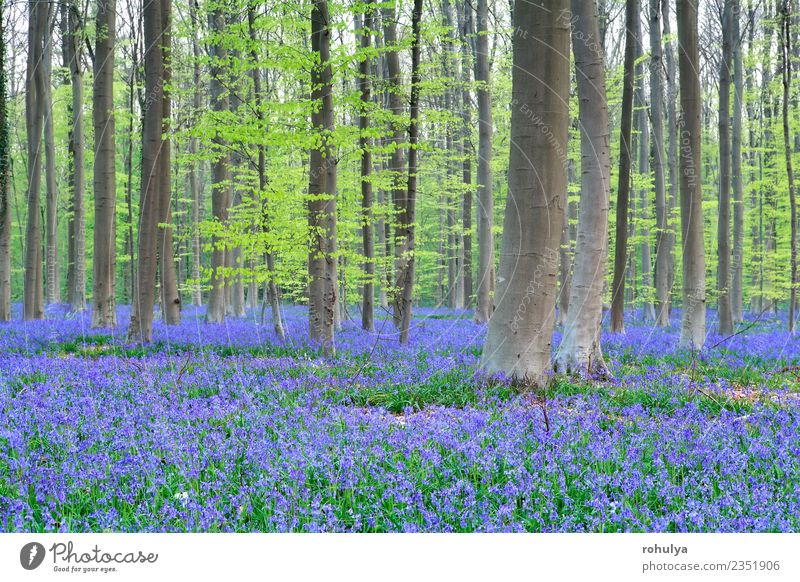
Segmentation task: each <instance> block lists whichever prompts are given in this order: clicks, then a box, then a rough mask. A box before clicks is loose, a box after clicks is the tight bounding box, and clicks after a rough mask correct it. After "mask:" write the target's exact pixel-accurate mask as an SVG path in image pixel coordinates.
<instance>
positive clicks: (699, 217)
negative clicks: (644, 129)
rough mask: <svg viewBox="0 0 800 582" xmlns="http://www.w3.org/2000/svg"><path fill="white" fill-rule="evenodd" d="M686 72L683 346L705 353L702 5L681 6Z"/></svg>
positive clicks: (680, 0) (692, 1) (681, 61)
mask: <svg viewBox="0 0 800 582" xmlns="http://www.w3.org/2000/svg"><path fill="white" fill-rule="evenodd" d="M677 14H678V44H679V46H680V50H679V51H678V68H679V70H680V78H681V82H680V103H681V120H680V131H681V148H680V164H681V175H680V196H681V235H682V241H683V245H682V246H683V253H682V258H683V265H682V267H683V291H682V299H683V302H682V313H681V338H680V346H681V347H682V348H688V349H692V350H697V349H700V348H701V347H702V346H703V343H704V342H705V335H706V261H705V250H704V246H703V199H702V189H701V187H700V110H701V99H702V97H701V93H700V76H699V71H700V60H699V55H698V46H697V3H696V0H677Z"/></svg>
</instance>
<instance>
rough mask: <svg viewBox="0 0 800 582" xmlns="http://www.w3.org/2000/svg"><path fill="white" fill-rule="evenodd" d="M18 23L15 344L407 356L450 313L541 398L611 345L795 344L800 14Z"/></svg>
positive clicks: (201, 12) (348, 8)
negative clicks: (752, 326) (213, 345)
mask: <svg viewBox="0 0 800 582" xmlns="http://www.w3.org/2000/svg"><path fill="white" fill-rule="evenodd" d="M2 11H3V12H2V25H3V43H2V45H0V46H1V47H2V53H0V59H1V60H2V82H0V92H1V93H0V107H2V109H0V126H1V127H2V128H3V131H2V132H1V133H0V185H2V188H0V320H2V321H8V320H10V319H11V318H12V304H14V303H16V302H20V301H21V303H22V305H23V311H22V317H24V319H26V320H33V319H41V318H45V317H46V316H47V312H48V308H47V306H48V305H52V304H59V303H66V304H68V305H69V306H70V309H72V310H75V311H80V310H83V309H86V308H91V311H92V323H93V325H94V326H95V327H103V328H106V327H116V326H127V336H128V338H129V339H130V340H132V341H139V342H148V341H150V340H151V338H152V327H153V318H154V317H160V318H162V319H163V321H164V322H165V323H166V324H176V323H179V322H180V318H181V308H182V306H183V305H184V304H187V303H192V304H194V305H205V306H206V320H207V321H208V322H209V323H220V322H223V321H225V320H226V318H240V317H243V316H245V314H246V313H251V314H254V316H256V317H260V318H261V320H262V321H263V322H265V324H266V325H271V326H273V327H274V329H275V331H276V333H277V335H278V336H279V337H282V336H283V334H284V331H283V326H282V321H281V312H282V305H285V304H288V303H299V304H307V305H308V314H309V323H310V326H309V333H310V335H311V338H312V340H315V341H318V342H319V345H320V346H321V349H322V350H323V351H324V353H326V354H329V355H332V354H334V353H335V346H336V342H335V337H336V333H337V329H338V327H339V326H340V325H341V324H342V322H343V321H346V320H348V319H352V320H355V321H357V322H359V323H360V325H361V326H362V327H363V329H365V330H367V331H370V332H376V333H380V334H383V335H388V334H392V333H394V334H396V335H394V337H395V338H396V341H397V342H399V344H401V345H402V344H404V343H406V342H407V341H408V337H409V328H410V326H411V318H412V313H413V310H414V308H415V307H417V306H430V305H446V306H448V307H450V308H454V309H474V318H475V320H476V321H477V322H479V323H486V322H489V323H488V326H489V327H488V334H487V337H486V344H485V346H484V349H483V356H482V361H481V366H482V368H484V369H485V370H487V371H489V372H504V373H508V374H509V375H511V376H514V377H517V378H520V379H522V378H525V379H527V380H530V381H532V382H534V383H541V382H543V380H544V378H545V377H546V376H547V374H548V372H549V370H551V369H552V368H553V366H555V367H556V369H557V370H559V371H574V372H590V373H592V374H596V375H598V376H603V375H606V374H607V373H608V371H607V370H606V365H605V363H604V361H603V355H602V352H601V350H600V341H599V340H600V334H601V328H602V324H603V321H604V320H605V321H607V322H608V323H610V330H611V331H612V332H621V331H624V325H625V323H624V322H625V321H626V319H625V317H626V316H627V318H628V321H631V318H633V320H640V321H643V322H645V323H651V324H653V325H659V326H668V325H670V319H669V316H670V312H671V310H672V309H676V310H679V311H680V313H681V334H680V343H681V346H682V347H685V348H690V349H699V348H700V347H702V346H703V345H704V343H705V341H706V335H707V334H710V333H714V334H718V335H720V336H722V337H725V336H729V335H731V334H734V333H735V332H736V330H737V327H739V326H741V325H742V323H743V321H744V320H745V318H746V317H750V318H755V319H758V318H759V317H761V316H762V315H763V314H765V313H775V312H777V311H788V313H789V317H788V325H789V328H790V330H791V331H794V326H795V320H796V316H795V309H796V288H797V256H796V255H797V214H796V200H795V198H796V183H795V178H794V175H793V167H794V166H796V164H797V163H798V161H800V160H798V156H800V124H799V122H800V79H798V78H797V77H798V71H800V38H798V36H800V17H799V15H800V9H798V7H797V6H795V5H794V3H793V2H791V0H696V1H693V0H677V2H672V1H670V0H649V1H647V2H639V0H627V2H625V1H623V0H598V1H597V2H595V1H582V0H573V2H572V3H571V5H570V2H569V1H567V0H541V1H538V0H537V1H536V2H521V3H514V2H508V3H506V2H499V1H495V0H431V1H428V2H423V1H422V0H413V1H411V2H406V1H401V0H395V1H388V2H380V3H378V2H375V1H374V0H353V1H348V2H340V1H338V0H314V1H312V2H275V1H271V0H268V1H265V2H253V1H251V0H203V1H200V0H189V2H188V3H185V2H184V0H176V1H173V0H156V1H153V2H148V3H140V2H137V1H135V0H134V1H130V0H120V1H119V2H116V3H115V0H93V1H91V2H90V1H88V0H87V1H85V2H79V1H78V0H59V1H45V0H30V1H28V2H3V5H2ZM118 304H131V305H132V309H133V312H132V317H131V320H130V322H127V321H117V310H116V307H117V305H118ZM706 307H709V308H710V310H709V312H708V314H707V313H706ZM557 325H560V326H563V330H564V340H563V342H562V344H561V346H560V348H559V350H558V352H557V354H556V355H555V356H554V357H553V356H551V336H552V333H553V330H554V328H555V327H556V326H557Z"/></svg>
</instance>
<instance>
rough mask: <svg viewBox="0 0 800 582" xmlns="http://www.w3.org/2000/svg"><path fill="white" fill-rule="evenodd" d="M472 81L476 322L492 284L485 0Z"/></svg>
mask: <svg viewBox="0 0 800 582" xmlns="http://www.w3.org/2000/svg"><path fill="white" fill-rule="evenodd" d="M477 20H478V22H477V37H476V40H475V81H476V83H478V89H477V92H478V192H477V199H478V292H477V298H476V307H475V321H476V322H477V323H486V322H487V321H489V318H490V317H491V316H492V311H493V309H492V307H493V298H492V289H493V286H494V282H493V278H494V236H493V234H492V229H493V225H494V204H493V198H492V102H491V93H490V88H491V80H490V71H489V37H488V32H487V27H488V20H489V8H488V0H478V17H477Z"/></svg>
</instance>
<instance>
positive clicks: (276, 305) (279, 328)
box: [198, 5, 286, 341]
mask: <svg viewBox="0 0 800 582" xmlns="http://www.w3.org/2000/svg"><path fill="white" fill-rule="evenodd" d="M255 18H256V16H255V7H254V6H253V5H250V6H249V7H248V10H247V27H248V32H249V35H250V40H251V41H252V47H253V48H252V49H251V52H250V57H251V59H252V61H253V63H254V64H256V63H258V49H257V46H258V45H257V44H256V29H255ZM198 74H199V73H198ZM251 75H252V77H253V98H254V100H255V108H256V118H257V119H258V122H259V125H260V126H261V127H263V125H264V110H263V102H264V94H265V92H264V89H263V88H262V84H261V72H260V70H259V68H258V67H253V69H252V72H251ZM263 129H264V131H266V127H264V128H263ZM258 191H259V196H260V200H261V230H262V231H264V233H266V234H268V233H269V229H270V215H269V198H268V196H267V148H266V146H265V145H264V144H263V143H259V144H258ZM265 259H266V263H267V287H266V293H265V296H264V301H265V304H266V302H267V301H269V304H270V310H271V312H272V327H273V329H274V330H275V335H277V336H278V339H279V340H280V341H283V340H285V339H286V335H285V333H284V330H283V317H282V316H281V309H280V298H279V297H278V286H277V284H276V283H275V280H276V271H275V257H274V253H273V251H272V250H271V249H270V248H269V246H267V249H266V252H265ZM262 320H263V317H262Z"/></svg>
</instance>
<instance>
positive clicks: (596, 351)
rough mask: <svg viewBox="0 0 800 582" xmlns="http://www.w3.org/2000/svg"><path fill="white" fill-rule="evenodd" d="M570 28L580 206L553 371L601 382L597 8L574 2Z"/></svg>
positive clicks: (605, 197) (606, 185) (602, 198)
mask: <svg viewBox="0 0 800 582" xmlns="http://www.w3.org/2000/svg"><path fill="white" fill-rule="evenodd" d="M572 23H573V27H572V39H573V40H572V51H573V54H574V55H575V71H576V73H575V76H576V78H577V82H578V103H579V113H578V114H579V121H580V130H581V200H580V204H579V206H578V232H577V235H576V241H575V260H574V267H573V273H572V284H571V286H570V295H571V296H570V300H569V308H568V310H567V319H566V322H565V325H564V338H563V340H562V341H561V345H560V346H559V348H558V356H557V365H556V367H557V369H558V370H561V371H564V372H574V373H580V374H587V375H591V376H594V377H605V376H607V375H608V369H607V367H606V364H605V360H604V359H603V352H602V349H601V347H600V324H601V322H602V319H603V283H604V281H605V270H606V258H607V255H608V210H609V205H610V200H609V198H610V192H611V153H610V140H611V135H610V129H609V123H608V101H607V99H606V79H605V61H604V55H603V45H602V42H601V39H600V26H599V19H598V15H597V3H596V2H595V1H594V0H593V1H591V2H587V1H586V0H572Z"/></svg>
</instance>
